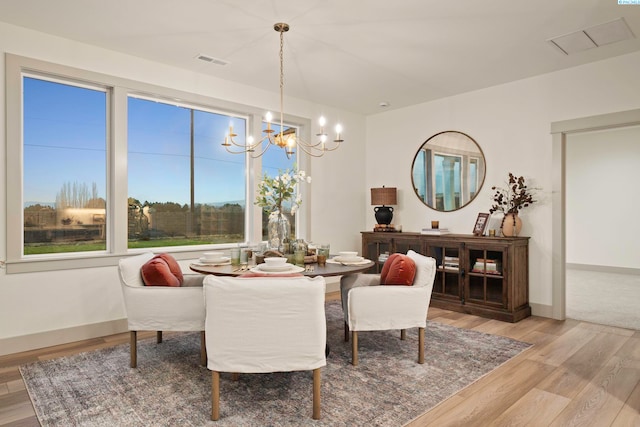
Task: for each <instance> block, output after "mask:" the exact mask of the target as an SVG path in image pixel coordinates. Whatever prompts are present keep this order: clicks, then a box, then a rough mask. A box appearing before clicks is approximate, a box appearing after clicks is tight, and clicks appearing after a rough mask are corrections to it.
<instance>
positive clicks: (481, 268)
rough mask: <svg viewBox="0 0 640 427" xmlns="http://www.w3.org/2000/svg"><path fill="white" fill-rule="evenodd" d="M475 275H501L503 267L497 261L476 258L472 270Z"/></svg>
mask: <svg viewBox="0 0 640 427" xmlns="http://www.w3.org/2000/svg"><path fill="white" fill-rule="evenodd" d="M471 271H473V272H475V273H487V274H501V271H502V266H501V265H500V263H499V262H498V260H495V259H485V258H476V263H475V264H474V265H473V269H472V270H471Z"/></svg>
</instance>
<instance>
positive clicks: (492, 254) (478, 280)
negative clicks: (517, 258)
mask: <svg viewBox="0 0 640 427" xmlns="http://www.w3.org/2000/svg"><path fill="white" fill-rule="evenodd" d="M468 255H469V258H468V260H467V263H468V264H469V265H468V266H467V268H468V270H467V271H468V274H467V280H466V286H467V289H466V292H465V293H466V297H467V298H466V302H467V303H474V302H476V303H479V304H483V305H490V306H494V307H496V308H505V307H506V306H507V291H506V279H505V271H506V265H507V259H506V257H507V255H506V251H505V250H504V249H502V248H496V249H495V250H492V249H488V248H486V247H485V248H483V249H480V248H478V249H475V248H473V247H471V246H470V247H468Z"/></svg>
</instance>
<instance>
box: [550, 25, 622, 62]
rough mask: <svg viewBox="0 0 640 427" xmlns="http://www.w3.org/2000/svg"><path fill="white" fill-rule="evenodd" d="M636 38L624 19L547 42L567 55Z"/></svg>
mask: <svg viewBox="0 0 640 427" xmlns="http://www.w3.org/2000/svg"><path fill="white" fill-rule="evenodd" d="M632 38H634V35H633V33H632V32H631V29H630V28H629V26H628V25H627V23H626V22H625V20H624V19H623V18H619V19H616V20H615V21H611V22H606V23H604V24H599V25H594V26H593V27H589V28H585V29H583V30H580V31H575V32H573V33H570V34H565V35H563V36H559V37H554V38H551V39H549V40H547V41H548V42H549V43H551V45H553V46H555V47H556V48H558V49H560V51H561V52H562V53H564V54H565V55H570V54H572V53H576V52H581V51H583V50H587V49H591V48H594V47H600V46H603V45H606V44H610V43H616V42H619V41H622V40H627V39H632Z"/></svg>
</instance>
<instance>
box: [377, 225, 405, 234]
mask: <svg viewBox="0 0 640 427" xmlns="http://www.w3.org/2000/svg"><path fill="white" fill-rule="evenodd" d="M373 231H383V232H384V231H386V232H396V233H397V232H400V231H402V226H401V225H398V226H396V225H394V224H376V225H374V226H373Z"/></svg>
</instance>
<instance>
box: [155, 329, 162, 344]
mask: <svg viewBox="0 0 640 427" xmlns="http://www.w3.org/2000/svg"><path fill="white" fill-rule="evenodd" d="M156 342H157V343H158V344H160V343H161V342H162V331H156Z"/></svg>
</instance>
